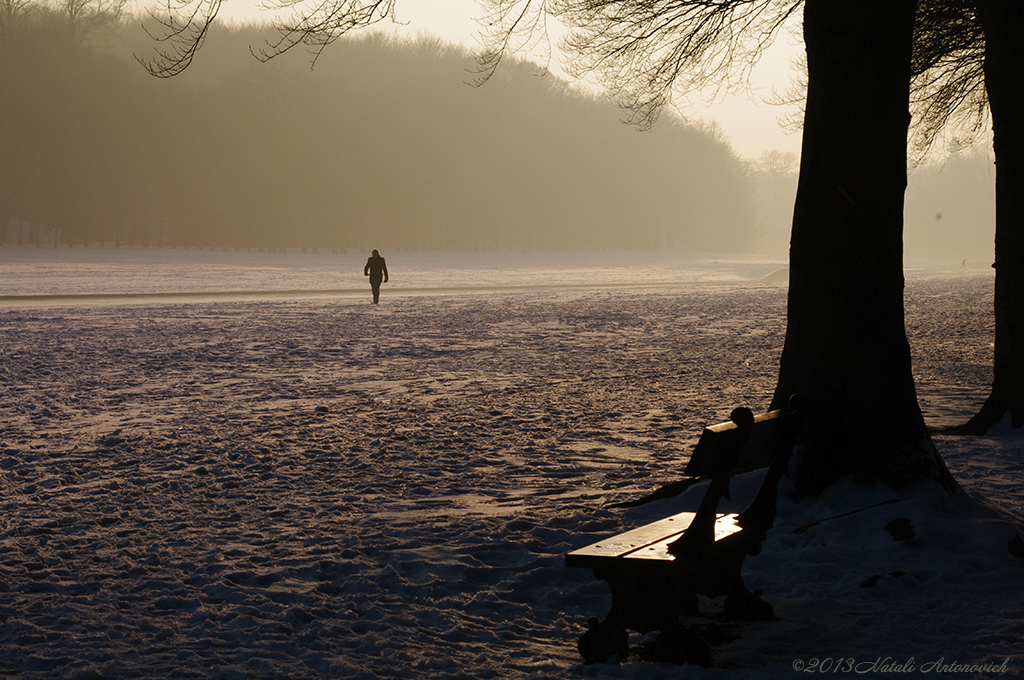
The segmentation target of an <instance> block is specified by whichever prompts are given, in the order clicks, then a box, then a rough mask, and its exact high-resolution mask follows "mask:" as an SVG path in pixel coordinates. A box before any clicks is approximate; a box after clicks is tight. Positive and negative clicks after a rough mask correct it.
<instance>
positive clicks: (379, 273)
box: [363, 249, 388, 305]
mask: <svg viewBox="0 0 1024 680" xmlns="http://www.w3.org/2000/svg"><path fill="white" fill-rule="evenodd" d="M363 276H369V277H370V288H372V289H373V304H375V305H376V304H379V303H380V284H381V283H387V282H388V265H387V264H386V263H385V262H384V258H383V257H381V256H380V252H379V251H378V250H376V249H374V251H373V254H371V255H370V259H368V260H367V261H366V266H365V267H363Z"/></svg>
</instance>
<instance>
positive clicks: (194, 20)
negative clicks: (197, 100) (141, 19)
mask: <svg viewBox="0 0 1024 680" xmlns="http://www.w3.org/2000/svg"><path fill="white" fill-rule="evenodd" d="M222 2H223V0H167V5H166V9H165V12H166V14H163V15H160V16H158V15H157V14H155V13H154V12H152V11H151V12H150V13H149V14H150V16H151V17H152V18H153V19H154V20H155V21H156V22H157V23H159V24H160V25H161V26H163V29H164V30H163V31H162V33H160V34H155V33H153V32H151V31H150V30H149V29H148V28H146V29H145V30H146V33H147V34H149V36H150V37H151V38H152V39H153V40H155V41H157V42H158V43H166V44H167V45H168V47H167V48H166V49H161V48H154V51H155V52H156V55H157V56H156V57H155V58H154V59H150V60H146V59H142V58H141V57H139V56H138V55H135V59H136V60H137V61H138V62H139V63H140V64H142V65H143V66H144V67H145V68H146V70H147V71H149V73H150V74H151V75H154V76H156V77H158V78H171V77H173V76H176V75H178V74H180V73H182V72H184V71H185V69H187V68H188V67H189V65H190V64H191V63H192V60H193V59H194V58H195V56H196V53H197V52H198V51H199V49H200V48H201V47H202V46H203V43H205V42H206V35H207V32H208V31H209V30H210V26H212V25H213V21H214V19H216V18H217V13H218V12H219V11H220V6H221V3H222ZM143 28H145V27H143Z"/></svg>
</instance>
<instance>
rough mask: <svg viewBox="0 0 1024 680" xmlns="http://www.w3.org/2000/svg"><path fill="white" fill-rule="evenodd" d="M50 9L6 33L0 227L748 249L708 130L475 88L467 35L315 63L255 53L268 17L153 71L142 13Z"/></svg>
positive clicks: (430, 244) (107, 238)
mask: <svg viewBox="0 0 1024 680" xmlns="http://www.w3.org/2000/svg"><path fill="white" fill-rule="evenodd" d="M47 7H48V6H47ZM55 12H56V10H52V9H46V8H45V7H42V6H40V7H37V8H36V11H35V13H34V14H31V15H28V16H26V17H25V20H24V21H22V22H21V23H20V24H19V25H18V26H16V27H15V28H14V29H11V27H7V29H6V34H5V35H4V36H3V41H2V42H3V48H2V53H3V54H2V60H3V61H2V77H0V102H2V104H0V107H2V113H0V116H2V119H0V130H2V132H0V136H2V145H3V146H2V158H3V161H2V164H0V197H2V198H0V219H2V220H3V224H4V225H8V226H7V228H6V229H5V230H3V231H4V232H5V238H6V239H7V241H8V242H10V241H11V240H12V239H15V238H18V239H20V240H21V241H22V242H25V241H26V240H27V241H29V242H33V243H35V242H39V243H42V244H44V245H53V244H58V245H61V244H83V243H84V244H88V243H93V244H97V243H107V244H126V245H150V246H160V245H173V246H193V247H195V246H199V247H247V248H270V249H280V248H286V247H292V248H296V247H303V248H316V249H323V248H329V249H334V248H338V249H342V248H365V247H367V246H373V245H379V246H381V247H386V248H390V249H395V248H408V249H502V248H514V249H563V248H603V247H627V248H661V247H679V248H686V249H698V250H717V251H737V250H750V249H752V248H753V240H754V237H755V233H754V230H755V227H754V223H755V220H754V217H753V213H754V210H753V205H752V200H753V189H752V182H751V178H750V175H749V172H748V169H747V167H746V166H745V164H744V163H743V161H741V160H740V159H738V158H737V157H736V156H735V155H734V154H733V153H732V151H731V149H730V147H729V146H728V144H727V142H726V141H724V140H723V139H721V138H720V136H719V135H717V134H716V133H715V132H714V131H713V130H710V131H709V130H702V129H698V128H695V127H687V126H684V125H681V124H676V123H671V122H668V121H665V122H664V124H659V125H657V126H656V127H655V129H654V131H653V132H650V133H639V132H637V131H635V130H633V129H631V128H630V127H629V126H626V125H623V124H622V123H621V122H620V118H621V114H620V112H618V111H617V110H616V109H615V108H614V107H613V106H611V105H609V104H606V103H603V102H601V101H598V100H596V99H595V98H593V97H589V96H584V95H582V94H579V93H578V92H576V91H574V90H573V89H572V88H570V87H569V86H568V85H566V84H565V83H563V82H561V81H559V80H558V79H556V78H554V77H551V76H544V77H537V75H538V68H537V66H536V65H535V64H532V63H526V62H509V63H508V64H506V65H505V66H503V68H501V69H500V70H499V73H498V75H497V76H496V77H495V78H493V79H492V80H491V81H490V82H488V83H487V84H486V85H484V86H482V87H471V86H470V85H468V84H467V81H470V80H472V79H473V74H472V72H471V70H472V68H473V66H474V61H473V59H472V56H471V55H470V54H469V53H467V52H466V51H464V50H463V49H461V48H457V47H453V46H450V45H445V44H442V43H440V42H437V41H435V40H432V39H429V38H423V39H419V40H416V41H411V42H397V41H395V40H394V39H388V38H384V37H382V36H380V35H375V36H370V37H367V38H364V39H360V40H350V41H345V42H341V43H338V44H337V45H335V46H333V47H332V48H331V49H330V50H328V51H327V52H326V53H325V54H324V55H323V56H322V57H321V58H320V60H319V61H318V62H317V63H316V66H315V69H313V70H312V71H311V70H310V68H309V66H310V61H309V55H308V54H305V53H301V54H300V53H296V54H294V55H286V58H283V59H280V60H275V61H272V62H270V63H266V64H264V63H259V62H257V61H256V60H255V59H253V58H252V57H251V55H250V53H249V49H248V46H249V45H254V46H257V47H258V46H259V45H261V44H263V41H264V40H265V39H266V38H267V37H268V36H267V34H266V32H265V31H263V30H262V29H261V28H258V27H236V28H221V29H219V31H218V32H217V33H216V34H214V35H211V36H210V39H209V41H208V43H207V47H206V48H204V51H203V53H201V55H200V58H199V59H197V61H196V63H195V64H193V66H192V68H191V69H190V70H189V71H188V72H186V74H185V75H184V76H182V77H180V78H176V79H171V80H161V79H156V78H153V77H151V76H149V75H148V74H146V73H145V71H144V70H143V69H142V67H141V66H139V64H138V63H137V62H136V61H135V59H134V58H133V57H132V54H133V53H138V54H140V55H144V54H148V53H149V52H150V51H151V50H152V45H149V44H145V43H144V41H142V40H141V39H140V38H139V33H141V32H140V31H139V29H138V26H137V25H135V24H131V23H119V24H118V25H117V26H116V27H115V30H114V31H113V32H112V34H110V35H108V36H106V38H105V39H104V40H96V39H94V40H85V41H76V40H71V39H69V38H68V35H67V34H65V33H64V32H63V31H62V28H61V27H62V18H61V17H59V16H56V17H55V16H54V13H55ZM288 57H291V58H288ZM19 225H21V226H19Z"/></svg>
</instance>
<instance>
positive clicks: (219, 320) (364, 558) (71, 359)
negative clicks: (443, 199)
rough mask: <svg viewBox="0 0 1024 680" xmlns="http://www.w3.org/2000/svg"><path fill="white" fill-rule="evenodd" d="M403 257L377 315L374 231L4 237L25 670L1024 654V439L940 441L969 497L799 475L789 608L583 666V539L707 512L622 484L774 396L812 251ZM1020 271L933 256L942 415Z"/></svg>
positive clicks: (4, 321)
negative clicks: (707, 643)
mask: <svg viewBox="0 0 1024 680" xmlns="http://www.w3.org/2000/svg"><path fill="white" fill-rule="evenodd" d="M383 254H384V255H385V257H387V259H388V266H389V268H390V269H391V275H392V282H391V283H390V284H387V285H385V286H384V289H383V294H382V298H381V305H379V306H376V307H375V306H374V305H372V304H370V294H369V290H368V286H367V285H366V283H365V279H364V278H363V277H362V265H363V263H364V262H365V258H366V254H365V253H361V254H360V253H351V252H350V253H348V254H336V255H332V254H326V253H324V254H299V253H288V254H269V253H268V254H261V253H224V252H210V251H205V252H198V251H190V252H188V253H186V252H185V251H173V250H156V249H153V250H149V251H143V250H131V251H129V250H127V249H121V250H120V251H116V250H114V249H110V248H107V249H102V250H101V249H96V248H94V249H90V250H84V249H80V248H79V249H74V250H72V249H62V250H59V251H53V250H49V251H47V250H36V249H33V248H11V247H7V248H3V249H0V256H2V260H0V338H2V342H0V676H2V677H7V678H18V679H29V678H32V679H36V678H47V679H48V678H81V679H86V678H388V677H401V678H437V679H442V678H444V679H447V678H500V679H505V678H509V679H519V678H545V679H547V678H552V679H554V678H655V679H658V678H721V677H730V678H732V677H744V678H746V677H752V678H796V677H804V676H805V674H806V673H808V672H811V673H818V674H820V673H821V672H823V671H827V672H829V673H830V674H833V673H835V672H836V671H837V669H838V671H839V673H842V674H845V675H856V674H864V675H869V676H871V675H877V676H878V677H895V676H919V675H939V676H943V677H958V678H962V677H986V678H988V677H1024V546H1020V549H1018V548H1017V547H1016V544H1015V543H1014V541H1015V540H1019V539H1016V538H1015V537H1016V536H1017V529H1016V528H1015V527H1014V525H1013V523H1014V522H1016V523H1017V524H1024V491H1022V489H1021V485H1020V483H1019V480H1020V477H1021V475H1022V474H1024V438H1021V437H1020V435H1013V434H1010V433H1009V432H1005V431H1004V432H1002V433H994V434H992V435H991V436H987V437H980V438H969V439H968V438H958V437H953V436H949V435H942V434H937V435H936V436H935V437H934V441H935V444H936V445H937V447H938V448H939V450H940V452H941V454H942V456H943V458H944V459H945V461H946V463H947V465H948V466H949V467H950V469H951V470H952V471H953V473H954V475H955V476H956V477H957V479H958V480H959V481H960V483H961V484H962V486H963V489H964V492H963V493H962V494H958V495H957V496H955V497H952V498H950V497H945V496H943V495H942V494H939V493H937V492H935V491H934V490H933V489H931V488H918V489H911V490H907V491H905V492H902V493H900V494H896V493H895V492H893V491H891V490H888V489H884V488H874V489H862V488H856V489H855V488H837V489H834V490H833V491H832V492H831V493H829V494H828V495H827V496H825V497H823V498H819V499H813V500H806V499H805V500H801V501H795V500H789V499H787V500H783V501H782V502H781V503H780V508H779V518H778V520H777V521H776V523H775V528H774V529H773V530H772V531H771V532H770V534H769V538H768V541H767V543H766V545H765V549H764V551H763V552H762V554H760V555H758V556H756V557H751V558H748V559H747V560H746V562H745V563H744V570H745V580H746V582H747V585H748V586H750V587H751V588H762V589H764V597H765V599H766V600H768V601H769V602H771V603H772V605H773V606H774V607H775V610H776V613H777V616H778V620H776V621H772V622H758V623H753V624H750V623H743V624H736V623H723V624H721V625H722V627H723V628H724V629H725V630H726V632H727V633H728V634H729V635H730V636H733V637H734V639H733V640H732V641H731V642H728V643H726V644H723V645H721V646H719V647H717V648H716V650H715V654H714V664H715V665H714V667H713V668H710V669H702V668H694V667H690V666H671V665H666V664H658V663H652V662H645V661H640V660H636V659H631V660H628V661H624V662H610V663H606V664H600V665H593V666H586V665H583V664H582V663H581V659H580V658H579V656H578V654H577V652H576V648H575V646H576V640H577V638H578V636H579V635H580V633H582V631H583V630H584V628H585V621H586V619H587V617H588V616H591V615H598V616H601V617H603V616H604V614H605V613H606V612H607V608H608V605H609V597H608V593H607V588H606V587H605V586H604V584H603V583H601V582H599V581H596V580H595V579H594V578H593V577H592V575H591V574H590V572H589V571H586V570H569V569H565V568H564V567H563V556H564V554H565V553H566V552H568V551H569V550H572V549H573V548H576V547H579V546H582V545H585V544H588V543H591V542H594V541H596V540H598V539H600V538H602V537H604V536H607V535H609V534H612V533H616V532H619V531H621V530H624V529H626V528H629V527H632V526H635V525H638V524H641V523H644V522H647V521H650V520H653V519H657V518H659V517H662V516H665V515H668V514H672V513H675V512H678V511H681V510H684V509H692V508H693V507H694V506H695V504H696V503H697V502H699V498H700V493H701V492H702V488H700V485H697V486H696V487H694V488H692V489H691V491H690V492H688V493H686V494H683V495H681V496H677V497H675V498H670V499H666V500H661V501H656V502H652V503H647V504H644V505H640V506H638V507H634V508H630V509H622V508H615V507H612V505H613V504H615V503H621V502H623V501H630V500H636V499H639V498H642V497H644V496H646V495H648V494H650V493H651V492H653V491H655V490H657V489H659V488H660V487H662V486H664V485H666V484H669V483H671V482H674V481H677V480H679V479H680V478H681V477H682V469H683V467H684V466H685V462H686V459H687V456H688V452H689V451H690V449H691V448H692V445H693V443H694V442H695V441H696V439H697V436H698V435H699V433H700V429H701V427H702V426H703V425H705V424H709V423H712V422H718V421H721V420H724V419H725V418H726V417H727V416H728V413H729V412H730V410H731V409H732V408H733V407H734V406H737V405H748V406H750V407H752V408H753V409H755V410H763V409H764V408H765V407H766V405H767V402H768V399H769V397H770V395H771V391H772V389H773V387H774V382H775V378H776V374H777V361H778V357H779V354H780V352H781V348H782V342H783V336H784V332H785V304H786V299H785V298H786V286H785V283H784V282H782V283H778V282H772V281H764V280H762V279H763V278H764V277H765V276H767V275H769V274H771V273H772V272H773V271H775V270H777V269H778V268H780V267H782V266H784V263H781V264H780V263H779V262H778V261H770V260H763V259H762V260H757V259H751V258H735V257H733V258H728V257H724V256H723V257H720V258H715V257H704V256H701V257H693V258H688V257H682V256H667V255H642V254H632V255H630V254H622V253H619V254H611V255H609V254H607V253H602V254H572V255H552V254H536V255H534V256H532V257H530V258H528V259H526V260H522V259H518V260H514V261H513V260H512V259H508V258H505V257H504V256H496V255H487V254H476V255H460V256H458V260H457V261H456V260H454V259H452V257H451V256H448V257H445V256H444V255H436V254H435V255H417V254H412V253H397V252H396V253H390V252H384V253H383ZM992 282H993V278H992V270H991V269H982V268H978V269H965V270H960V269H959V263H956V264H955V265H951V266H950V267H949V268H945V269H944V268H941V267H923V266H922V267H917V268H912V269H910V270H908V273H907V326H908V334H909V336H910V338H911V343H912V347H913V352H914V360H915V374H916V376H917V380H918V386H919V396H920V400H921V403H922V408H923V410H924V412H925V416H926V418H927V420H928V422H929V424H930V425H933V426H936V427H941V426H945V425H951V424H956V423H959V422H963V421H965V420H966V419H967V418H968V417H969V416H970V415H972V414H973V413H974V412H975V411H976V410H977V408H978V407H979V406H980V404H981V402H982V401H983V400H984V398H985V397H986V396H987V393H988V387H989V385H990V382H991V361H992V347H991V342H992V318H991V305H992ZM299 291H301V292H299ZM25 296H29V297H25ZM757 481H758V479H757V473H753V474H752V475H748V476H745V477H743V478H741V479H739V480H737V482H736V483H735V485H734V491H735V492H736V493H735V495H734V501H735V503H736V504H742V502H743V498H744V496H746V495H748V494H749V493H752V491H753V489H754V488H756V484H757ZM783 484H784V485H785V484H786V480H784V481H783ZM976 497H984V498H986V499H988V500H987V501H986V503H984V504H983V503H979V502H977V501H976V500H974V499H975V498H976ZM892 500H895V502H891V503H887V504H885V505H879V506H877V507H875V508H873V509H869V510H865V511H863V512H859V513H856V514H852V515H848V516H845V517H841V518H837V519H830V518H834V517H836V516H838V515H841V514H843V513H847V512H849V511H852V510H858V509H862V508H865V507H868V506H872V505H875V504H878V503H880V502H882V501H892ZM992 505H995V506H998V507H999V508H1000V509H999V510H993V509H991V507H990V506H992ZM895 518H906V519H909V520H910V524H911V526H912V528H913V531H914V536H913V537H912V538H911V539H910V540H908V541H897V540H894V538H893V537H892V536H890V535H889V534H888V533H887V532H885V531H884V530H883V528H882V527H884V526H885V525H886V524H887V523H888V522H889V521H890V520H892V519H895ZM1014 553H1016V554H1014ZM704 604H705V605H706V607H707V609H708V611H709V612H711V613H713V612H714V611H715V610H716V608H718V607H719V606H720V603H718V602H706V603H704ZM640 641H641V640H640V638H637V639H636V640H635V642H640ZM840 659H841V660H842V661H839V660H840ZM1004 664H1005V665H1004ZM973 666H978V668H973V669H972V667H973ZM981 666H990V667H991V668H981ZM999 668H1005V671H1003V672H999V671H998V669H999Z"/></svg>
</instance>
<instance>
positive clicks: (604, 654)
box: [577, 615, 629, 663]
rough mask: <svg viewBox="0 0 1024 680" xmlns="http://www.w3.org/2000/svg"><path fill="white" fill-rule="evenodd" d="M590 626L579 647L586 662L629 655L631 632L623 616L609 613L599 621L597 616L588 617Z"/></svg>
mask: <svg viewBox="0 0 1024 680" xmlns="http://www.w3.org/2000/svg"><path fill="white" fill-rule="evenodd" d="M587 625H588V626H589V627H590V630H588V631H587V632H586V633H584V634H583V635H582V636H581V637H580V641H579V643H578V645H577V646H578V647H579V650H580V656H582V657H583V661H584V663H604V662H605V661H607V660H608V658H609V657H612V656H618V657H620V658H622V659H626V658H628V657H629V633H627V632H626V625H625V621H623V620H622V617H621V616H612V615H609V616H608V618H606V619H605V620H604V621H601V622H598V620H597V617H596V616H591V617H590V618H589V619H587Z"/></svg>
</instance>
